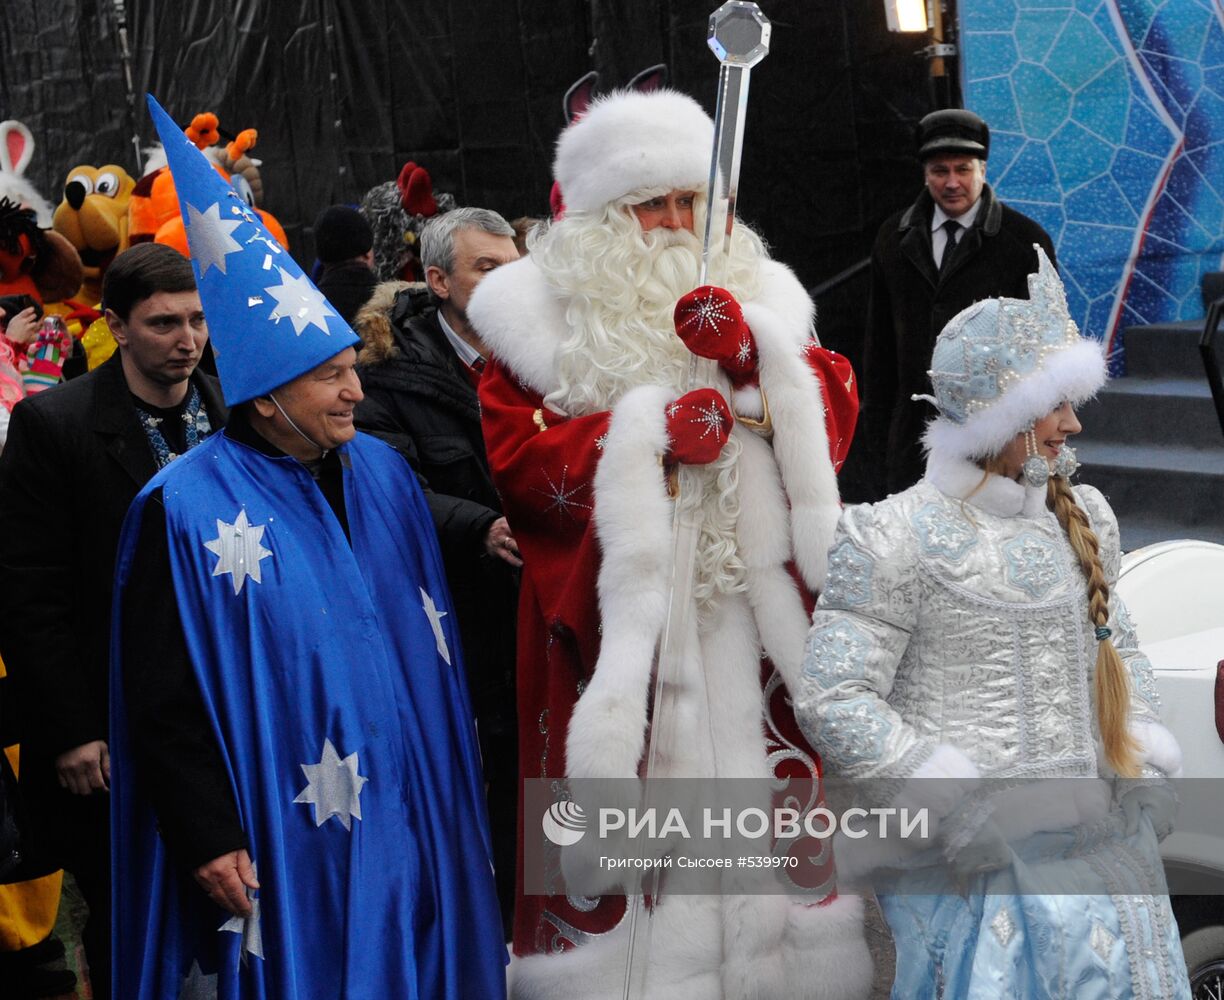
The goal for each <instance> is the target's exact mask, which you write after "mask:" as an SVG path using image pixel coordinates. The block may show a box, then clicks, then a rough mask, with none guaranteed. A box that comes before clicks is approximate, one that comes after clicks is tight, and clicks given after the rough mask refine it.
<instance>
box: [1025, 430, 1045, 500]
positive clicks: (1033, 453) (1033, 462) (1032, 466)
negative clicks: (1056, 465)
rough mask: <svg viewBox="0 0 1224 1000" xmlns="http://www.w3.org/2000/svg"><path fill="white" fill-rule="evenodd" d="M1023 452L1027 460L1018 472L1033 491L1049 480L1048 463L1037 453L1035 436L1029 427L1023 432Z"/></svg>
mask: <svg viewBox="0 0 1224 1000" xmlns="http://www.w3.org/2000/svg"><path fill="white" fill-rule="evenodd" d="M1024 452H1025V454H1026V455H1028V458H1026V459H1025V460H1024V465H1023V466H1022V467H1021V470H1020V471H1021V473H1022V474H1023V475H1024V482H1025V485H1027V486H1032V487H1033V488H1034V489H1036V488H1038V487H1040V486H1044V485H1045V484H1046V483H1047V482H1048V481H1049V479H1050V463H1049V462H1047V461H1046V460H1045V459H1044V458H1042V457H1041V453H1040V452H1038V450H1037V435H1036V434H1035V433H1034V432H1033V428H1031V427H1030V428H1029V429H1028V430H1027V431H1025V432H1024Z"/></svg>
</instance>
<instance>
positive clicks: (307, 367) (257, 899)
mask: <svg viewBox="0 0 1224 1000" xmlns="http://www.w3.org/2000/svg"><path fill="white" fill-rule="evenodd" d="M150 105H151V111H152V114H153V117H154V119H155V121H156V122H157V124H158V128H159V130H160V131H161V133H162V137H163V139H164V140H165V143H166V149H167V155H168V156H169V160H170V165H171V169H172V170H173V171H174V174H175V179H176V181H177V187H178V191H179V194H180V198H181V199H182V205H183V210H184V211H183V215H184V217H185V222H186V225H187V233H188V238H189V240H190V243H191V248H192V251H193V263H194V265H195V268H196V272H197V277H198V279H199V286H200V293H201V297H202V299H203V302H204V307H205V311H206V314H207V317H208V320H209V326H210V328H211V333H212V336H213V339H214V341H215V342H216V343H217V345H218V347H219V350H218V353H217V358H218V367H219V369H220V372H221V381H222V386H223V389H224V391H225V393H226V397H227V399H228V401H229V402H230V403H231V404H235V405H237V404H244V403H247V402H248V401H251V400H260V399H267V398H269V397H270V398H271V399H273V400H275V399H276V396H275V395H272V394H273V393H274V392H278V391H279V390H280V389H282V388H284V387H285V386H286V384H287V383H289V382H291V381H292V382H294V383H296V382H297V381H298V377H300V376H302V375H305V374H308V373H310V374H314V373H315V372H316V371H319V370H320V368H319V366H321V365H323V363H325V362H328V361H329V360H333V361H334V360H335V359H336V358H337V357H338V356H341V353H340V352H346V351H347V349H348V348H350V347H351V345H352V344H353V343H354V342H355V340H356V336H355V335H354V334H353V332H352V330H351V329H350V328H349V327H348V325H347V324H346V323H344V321H343V320H341V319H340V318H339V317H338V316H336V315H335V313H334V311H333V310H332V309H330V308H329V307H328V304H327V302H326V300H325V299H324V298H323V296H322V295H321V294H320V293H319V292H318V290H317V289H316V288H315V287H314V286H313V285H312V284H311V283H310V282H309V280H308V279H307V278H306V277H305V276H304V275H303V274H302V272H301V269H300V268H299V267H298V266H297V265H296V264H295V263H294V262H293V261H292V260H291V259H290V258H289V256H288V254H287V253H285V252H284V251H283V249H282V248H281V247H280V246H279V245H277V244H276V242H275V241H274V240H273V239H272V238H271V237H270V236H269V234H268V233H267V231H266V230H265V229H264V228H263V226H261V225H260V224H259V222H258V220H257V219H256V218H255V216H254V215H253V214H252V213H251V212H250V211H249V209H247V207H246V206H245V204H243V203H242V202H241V201H240V200H237V199H235V198H234V197H233V195H232V194H231V193H229V189H228V188H227V187H225V186H224V185H223V184H222V183H221V182H220V181H219V180H218V179H217V178H216V175H215V173H214V171H213V170H212V168H211V167H209V166H208V165H207V163H206V161H204V159H203V158H202V157H200V156H199V154H198V153H197V152H196V151H195V150H194V149H191V148H190V147H189V145H188V144H186V142H185V140H184V139H183V137H182V135H181V133H179V132H178V130H177V129H176V128H175V127H174V126H173V124H172V123H171V122H170V120H169V118H168V117H167V116H166V115H165V113H164V112H163V111H162V110H161V108H160V107H158V106H156V104H155V102H153V101H152V99H150ZM347 353H348V354H349V355H351V351H348V352H347ZM350 369H351V366H350ZM325 374H326V373H325ZM332 377H343V376H332ZM352 384H353V385H354V386H355V385H356V383H355V382H353V383H352ZM354 394H355V397H356V398H360V392H359V391H358V390H354ZM287 398H288V397H286V399H287ZM250 405H253V404H250ZM286 405H290V404H289V403H288V402H287V403H286ZM350 405H351V404H350ZM277 406H278V407H279V406H280V404H279V402H278V403H277ZM236 412H237V416H238V418H241V417H242V414H244V413H246V409H245V408H244V407H241V406H239V407H238V409H237V411H236ZM284 412H285V411H284V410H283V409H282V410H281V413H282V414H284ZM252 419H253V418H250V417H248V419H247V420H245V421H244V420H242V419H237V420H234V419H231V423H230V425H228V426H227V428H226V430H225V432H224V433H223V434H217V435H214V436H213V438H211V439H209V441H208V442H206V443H205V444H204V445H201V446H200V447H199V448H197V449H196V450H195V451H193V452H192V453H191V454H190V455H189V456H184V457H183V458H182V459H180V460H179V461H177V462H175V463H174V464H173V465H172V466H171V467H170V468H168V469H166V470H165V471H164V472H163V473H162V474H161V475H159V476H157V477H155V478H154V479H153V480H152V481H151V482H150V483H149V485H148V487H147V488H146V489H145V490H144V491H143V492H142V493H141V494H140V495H139V496H138V497H137V499H136V502H135V504H134V505H133V507H132V510H131V513H130V515H129V517H128V520H127V524H126V526H125V531H124V536H123V540H122V542H121V545H120V554H119V561H118V569H117V587H116V621H117V623H119V625H118V627H117V628H116V632H115V641H114V644H113V652H114V663H115V669H114V672H113V673H114V689H113V690H114V695H115V696H114V697H113V699H112V705H113V727H112V734H113V749H112V761H113V765H112V767H113V770H112V779H113V784H112V790H113V799H114V828H115V837H114V861H115V867H114V872H115V885H116V903H115V934H114V940H115V953H114V956H115V963H114V964H115V995H116V996H121V997H125V998H133V1000H154V998H156V1000H173V998H180V997H197V996H198V997H212V998H222V1000H237V998H247V997H250V998H254V997H277V998H281V1000H294V998H298V1000H305V998H317V1000H323V998H327V1000H334V998H336V997H346V998H349V1000H356V998H364V997H368V998H374V997H380V998H381V997H387V996H395V997H404V998H412V997H420V998H423V1000H424V998H429V1000H434V998H440V997H449V998H453V1000H461V998H468V997H477V996H479V997H494V998H496V997H498V996H502V995H504V991H505V973H504V965H505V949H504V946H503V944H502V935H501V921H500V918H499V915H498V909H497V901H496V897H495V894H494V888H493V877H492V871H491V865H490V860H489V859H490V855H489V849H488V848H489V844H488V833H487V827H486V824H485V818H484V802H483V792H482V788H481V778H480V766H479V760H478V755H477V750H476V741H475V733H474V730H473V726H472V721H471V713H470V709H469V707H468V704H467V697H466V691H465V685H464V679H463V671H462V662H461V659H460V649H459V642H458V635H457V632H456V629H455V627H454V617H453V615H452V613H451V607H450V602H449V597H448V594H447V588H446V583H445V576H444V573H443V570H442V565H441V560H440V557H439V555H438V551H437V546H436V542H435V539H434V532H433V527H432V524H431V521H430V516H429V512H428V508H427V507H426V504H425V501H424V499H423V497H422V495H421V492H420V489H419V487H418V486H417V484H416V478H415V476H414V475H413V473H412V471H411V469H410V468H409V466H408V465H407V463H406V462H405V461H404V460H403V459H402V458H401V457H400V456H399V455H397V454H396V453H395V452H394V450H393V449H391V448H390V447H389V446H387V445H385V444H383V443H382V442H379V441H377V440H375V439H373V438H369V437H367V436H365V435H361V434H357V435H356V436H355V437H353V438H352V439H351V440H349V441H348V442H347V443H345V444H342V445H340V446H339V447H338V448H336V449H334V450H331V451H328V450H324V451H323V457H322V458H321V459H320V460H319V462H318V463H317V467H316V465H312V464H309V463H306V462H304V461H299V460H298V459H297V458H294V457H291V456H290V455H288V454H286V453H284V452H282V451H281V450H280V449H278V448H277V447H275V446H274V445H273V444H271V443H270V442H269V441H268V440H266V439H265V438H263V437H261V436H260V435H259V434H258V433H257V432H256V429H255V425H254V423H253V422H252ZM286 419H289V418H288V417H287V416H286ZM294 426H295V427H296V424H294ZM299 433H302V432H301V431H299ZM305 436H306V435H305V434H304V433H303V437H305ZM308 440H309V439H308ZM163 525H164V527H162V526H163ZM159 561H160V563H161V564H162V568H161V569H159V567H158V566H157V565H154V564H155V563H157V562H159ZM159 573H160V574H163V575H164V577H165V579H166V585H167V586H168V587H169V588H170V589H171V590H172V593H171V594H169V595H166V594H165V593H164V590H163V591H162V592H160V593H158V594H156V599H155V600H153V601H151V602H145V603H144V604H143V605H142V606H140V607H135V608H133V607H127V606H125V601H126V602H129V603H131V602H133V601H136V602H137V603H139V598H138V596H137V595H141V594H148V593H149V588H150V579H153V580H154V581H155V580H156V579H157V578H158V574H159ZM175 604H177V609H178V610H177V613H175V612H174V611H173V608H174V606H175ZM168 615H170V616H171V618H168V617H167V616H168ZM172 619H173V620H172ZM175 622H177V627H175ZM163 625H165V626H167V627H166V628H165V629H163V628H162V626H163ZM150 631H153V632H156V633H157V636H156V637H155V638H156V640H157V642H158V643H160V645H159V646H158V647H157V648H156V649H153V648H151V647H150V641H151V640H150V639H149V637H148V636H147V635H146V634H145V633H147V632H150ZM162 632H164V633H165V634H164V635H163V634H162ZM179 660H182V661H183V662H184V663H185V664H186V667H185V668H184V670H185V673H186V676H185V677H183V678H182V679H181V680H179V679H177V678H176V679H174V681H173V683H171V682H170V681H168V680H167V674H168V672H169V671H170V670H172V669H173V668H174V665H175V663H176V662H177V661H179ZM133 672H136V673H133ZM129 674H132V676H128V675H129ZM170 688H172V690H168V689H170ZM159 690H161V694H160V695H158V694H157V692H158V691H159ZM192 691H197V692H198V703H197V707H196V712H197V714H198V715H199V717H200V719H201V720H202V722H201V728H202V734H200V733H189V732H187V733H183V732H176V733H172V734H167V733H165V732H164V731H162V729H159V727H158V720H157V717H156V712H155V711H154V710H153V708H154V707H155V700H156V698H157V697H166V698H182V697H184V696H185V694H186V693H188V692H192ZM189 742H190V743H191V747H193V748H194V749H185V747H187V745H188V743H189ZM163 751H164V753H166V754H169V753H170V752H171V751H173V752H174V754H175V755H176V757H177V758H179V759H184V760H187V761H188V763H189V765H190V769H189V770H188V771H185V772H183V773H182V774H181V781H182V783H184V784H188V785H189V786H190V787H186V788H181V787H175V785H176V783H175V782H173V781H165V780H162V781H156V780H154V779H155V778H158V777H162V778H164V775H162V774H161V771H162V770H163V769H164V765H163V763H162V761H161V759H160V757H161V756H162V753H163ZM218 788H219V789H220V790H221V794H220V795H218V793H217V791H216V789H218ZM214 808H215V809H216V810H219V811H221V812H225V811H226V810H227V808H228V810H229V811H230V812H232V814H233V816H234V818H235V822H236V824H237V827H236V832H235V834H234V835H233V836H234V837H235V838H236V840H234V841H231V842H220V841H217V842H215V843H213V844H211V845H200V844H198V843H197V842H196V840H195V839H193V836H192V825H193V824H192V818H193V815H196V814H198V813H202V812H204V811H205V810H210V809H214ZM155 820H156V823H155ZM193 850H194V851H196V852H197V853H196V855H195V856H194V857H191V856H190V854H191V852H192V851H193ZM235 850H237V851H239V852H240V851H241V850H246V851H247V852H248V853H249V855H250V858H251V861H252V862H253V864H254V865H255V866H256V868H257V877H258V883H259V889H258V892H257V893H255V892H253V891H251V890H248V896H250V897H252V900H251V902H252V912H251V914H250V916H247V917H242V916H230V915H229V914H227V913H225V912H223V911H222V910H221V909H220V908H218V906H217V905H216V904H214V903H213V902H212V901H211V900H210V899H209V898H208V897H207V896H206V895H205V893H204V892H203V891H201V888H200V887H198V886H196V885H195V884H193V882H192V881H191V879H190V878H189V877H188V872H189V871H190V869H191V867H192V866H193V865H199V864H201V863H202V862H205V861H208V860H209V859H211V858H213V857H214V856H217V855H221V854H223V853H224V852H228V851H235ZM199 852H202V854H201V853H199ZM239 868H240V869H241V865H240V866H239Z"/></svg>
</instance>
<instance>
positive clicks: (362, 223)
mask: <svg viewBox="0 0 1224 1000" xmlns="http://www.w3.org/2000/svg"><path fill="white" fill-rule="evenodd" d="M314 238H315V252H316V253H317V254H318V257H319V263H320V264H322V265H323V273H322V274H320V275H319V291H321V292H322V293H323V294H324V295H326V296H327V301H328V302H330V303H331V304H332V306H333V307H335V310H336V312H338V313H339V314H340V315H341V316H343V317H344V322H346V323H350V324H351V323H352V322H353V320H354V318H355V317H356V316H357V313H358V312H359V311H360V310H361V307H362V306H364V305H365V304H366V303H367V302H368V301H369V300H370V296H371V295H373V294H374V289H375V288H376V287H377V286H378V276H377V275H376V274H375V273H374V230H372V229H371V228H370V224H369V223H368V222H366V220H365V216H364V215H362V214H361V213H360V212H358V211H357V209H355V208H350V207H349V206H348V205H332V206H331V207H330V208H325V209H323V211H322V212H320V213H319V215H318V217H317V218H316V219H315V223H314Z"/></svg>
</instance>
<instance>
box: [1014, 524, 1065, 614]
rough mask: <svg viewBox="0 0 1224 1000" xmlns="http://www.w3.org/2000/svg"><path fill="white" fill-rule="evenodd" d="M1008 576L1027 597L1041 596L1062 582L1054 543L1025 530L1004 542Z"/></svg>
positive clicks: (1060, 568) (1060, 567)
mask: <svg viewBox="0 0 1224 1000" xmlns="http://www.w3.org/2000/svg"><path fill="white" fill-rule="evenodd" d="M1003 555H1004V557H1005V558H1006V559H1007V580H1008V582H1009V583H1010V584H1011V585H1012V586H1014V587H1019V588H1020V589H1021V590H1023V591H1024V592H1025V593H1026V594H1028V595H1029V596H1030V597H1035V598H1041V597H1044V596H1045V595H1046V594H1048V593H1049V592H1050V590H1051V589H1053V588H1054V586H1055V585H1057V584H1059V583H1061V582H1062V579H1063V568H1062V563H1061V562H1059V559H1058V553H1057V552H1056V551H1055V549H1054V546H1052V545H1051V544H1050V543H1049V542H1047V541H1045V540H1044V539H1041V538H1038V537H1037V536H1036V535H1033V534H1030V533H1029V532H1027V531H1026V532H1024V533H1023V534H1021V535H1017V536H1016V537H1015V538H1013V539H1012V540H1011V541H1010V542H1008V543H1007V544H1006V545H1004V546H1003Z"/></svg>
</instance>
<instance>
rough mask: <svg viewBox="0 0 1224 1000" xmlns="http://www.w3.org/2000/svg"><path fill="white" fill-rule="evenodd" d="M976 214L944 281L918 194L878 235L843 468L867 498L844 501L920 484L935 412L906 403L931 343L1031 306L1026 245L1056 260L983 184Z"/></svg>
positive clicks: (1028, 223)
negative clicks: (1015, 305) (984, 317)
mask: <svg viewBox="0 0 1224 1000" xmlns="http://www.w3.org/2000/svg"><path fill="white" fill-rule="evenodd" d="M981 206H982V207H981V209H980V210H979V211H978V214H977V218H976V219H975V220H974V224H973V225H972V226H971V227H970V228H969V229H968V230H967V231H966V232H965V233H964V234H963V235H962V236H961V238H960V241H959V243H958V245H957V248H956V255H955V256H954V257H953V259H952V261H951V263H950V264H949V267H948V270H947V272H946V273H945V274H944V276H943V277H942V279H941V278H940V275H939V269H938V268H937V267H936V266H935V259H934V257H933V255H932V250H931V217H932V214H933V212H934V202H933V201H932V199H931V196H930V194H928V193H927V191H926V190H925V189H923V191H922V193H921V194H920V195H919V196H918V199H917V201H915V202H914V203H913V204H912V205H911V206H910V207H909V208H907V209H905V211H903V212H900V213H898V214H896V215H894V216H892V217H891V218H889V219H888V220H887V221H886V222H885V223H884V225H883V226H881V227H880V232H879V235H878V236H877V237H876V242H875V246H874V248H873V250H872V254H871V300H870V304H869V306H868V312H867V331H866V336H865V338H864V342H863V369H862V372H861V373H860V380H859V389H860V392H861V394H862V411H861V413H860V415H859V428H858V432H857V433H856V435H855V439H854V445H853V448H852V450H851V459H850V460H851V462H852V463H854V468H855V471H856V472H858V474H859V478H861V479H862V480H863V481H864V482H865V484H866V486H867V490H868V495H864V496H850V497H847V498H846V499H848V500H879V499H882V498H883V497H884V496H886V495H887V494H889V493H896V492H899V491H901V490H903V489H906V488H907V487H909V486H912V485H913V484H914V483H916V482H917V481H918V480H919V479H921V478H922V474H923V470H924V468H925V460H924V458H923V452H922V444H921V438H922V433H923V430H924V429H925V427H926V423H927V421H928V419H930V417H932V416H933V415H934V412H935V411H934V408H933V407H932V406H931V405H930V404H929V403H926V402H922V401H917V402H915V401H913V400H911V398H910V397H911V396H912V395H914V394H916V393H930V392H931V384H930V379H929V378H928V377H927V370H928V369H929V368H930V366H931V353H932V351H933V350H934V348H935V338H936V337H937V336H938V335H939V332H940V331H941V330H942V329H943V328H944V325H945V324H946V323H947V322H948V320H950V319H951V318H952V317H953V316H955V315H956V314H957V313H958V312H960V311H961V310H962V309H964V308H965V307H966V306H969V305H972V304H973V303H974V302H977V301H979V300H981V299H984V298H990V297H993V296H1000V295H1004V296H1008V297H1011V298H1028V283H1027V278H1028V275H1029V274H1031V273H1032V272H1033V271H1036V270H1037V254H1036V252H1035V251H1034V250H1033V244H1035V243H1036V244H1040V246H1041V247H1042V248H1043V249H1044V250H1045V252H1046V253H1047V254H1048V255H1049V257H1050V260H1051V261H1053V260H1054V245H1053V243H1052V242H1051V241H1050V237H1049V236H1048V235H1047V234H1046V231H1045V230H1044V229H1042V228H1041V226H1039V225H1038V224H1037V223H1036V222H1034V221H1033V220H1032V219H1030V218H1028V217H1027V216H1024V215H1021V214H1020V213H1019V212H1016V211H1014V210H1012V209H1010V208H1008V207H1007V206H1006V205H1004V204H1003V203H1002V202H1001V201H999V200H998V199H997V198H995V196H994V192H993V191H992V190H991V188H990V185H989V184H986V185H984V186H983V188H982V194H981Z"/></svg>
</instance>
